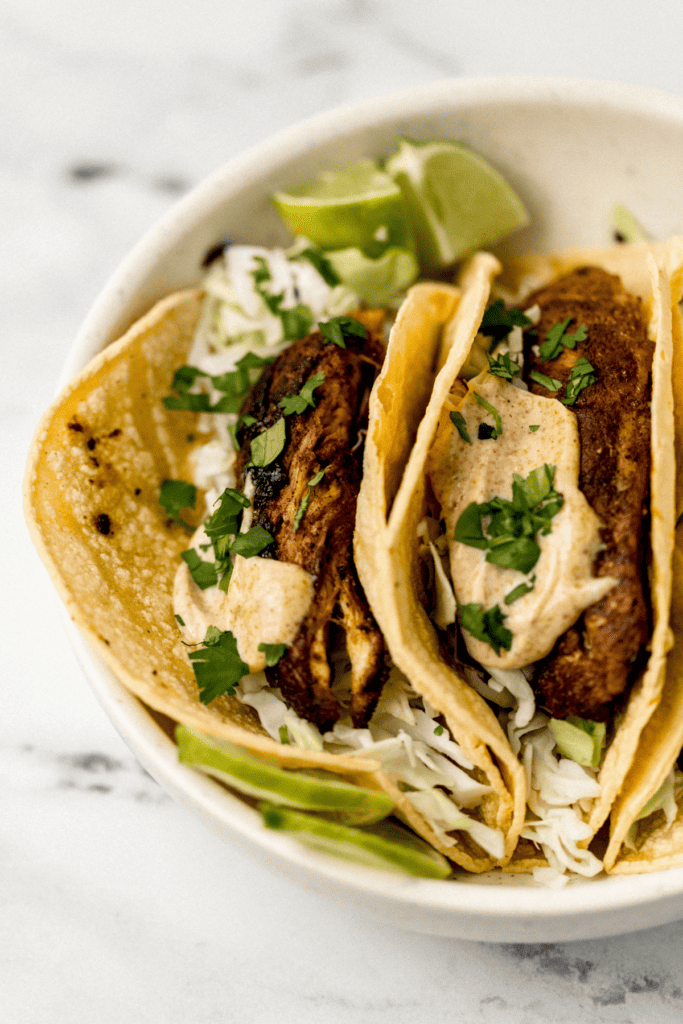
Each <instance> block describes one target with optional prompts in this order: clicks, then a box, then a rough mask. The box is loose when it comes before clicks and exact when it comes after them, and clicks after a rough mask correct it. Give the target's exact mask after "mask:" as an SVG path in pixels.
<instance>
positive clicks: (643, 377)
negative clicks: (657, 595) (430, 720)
mask: <svg viewBox="0 0 683 1024" xmlns="http://www.w3.org/2000/svg"><path fill="white" fill-rule="evenodd" d="M535 304H538V305H539V306H540V309H541V319H540V321H539V322H538V324H537V325H536V328H535V331H536V333H537V335H538V340H539V341H542V340H543V339H544V338H545V336H546V334H547V333H548V331H549V330H550V328H551V327H553V326H554V325H555V324H557V323H559V322H561V321H564V320H566V318H567V317H571V318H572V324H571V326H570V327H569V328H568V330H569V331H570V332H574V331H576V329H577V327H579V326H580V325H582V324H584V325H585V326H586V335H587V336H586V338H585V340H582V341H579V342H578V343H577V345H576V348H575V349H567V348H565V349H563V350H562V352H561V354H560V355H559V356H558V357H557V358H555V359H553V360H551V361H543V359H542V358H541V356H540V355H538V354H536V353H537V352H538V349H537V350H536V353H535V352H534V350H533V348H532V349H531V350H530V351H528V352H527V353H526V356H525V367H526V368H528V369H529V370H537V371H540V372H541V373H543V374H545V375H546V376H548V377H552V378H555V379H556V380H559V381H560V382H561V383H562V384H566V382H567V380H568V379H569V375H570V372H571V368H572V366H573V365H574V364H575V363H576V362H577V360H579V359H581V358H585V359H587V360H588V361H589V362H590V364H591V366H592V367H593V368H594V370H595V375H596V377H597V379H596V381H595V383H593V384H591V385H590V386H589V387H587V388H585V390H583V391H581V393H580V394H579V396H578V398H577V400H576V403H575V405H574V406H573V407H572V408H573V411H574V413H575V414H576V419H577V422H578V428H579V440H580V444H581V459H580V469H579V487H580V488H581V490H582V491H583V493H584V494H585V496H586V498H587V499H588V502H589V504H590V505H591V507H592V508H593V510H594V511H595V512H596V513H597V515H598V516H599V518H600V520H601V523H602V529H601V539H602V541H603V544H604V549H603V550H602V551H600V552H599V554H598V555H597V557H596V559H595V564H594V570H593V571H594V573H595V575H596V576H613V577H615V578H617V579H618V580H619V583H618V585H617V586H615V587H614V588H613V589H612V590H610V591H609V593H608V594H607V596H606V597H604V598H603V599H602V600H601V601H599V602H598V603H597V604H595V605H593V606H591V607H590V608H588V609H587V610H586V611H585V612H584V613H583V615H582V616H581V617H580V618H579V620H578V621H577V622H576V624H575V625H574V626H572V627H571V629H569V630H567V632H566V633H564V634H563V635H562V636H561V637H560V638H559V640H558V641H557V643H556V644H555V647H554V648H553V650H552V651H551V652H550V654H549V655H548V656H547V657H546V658H544V659H543V660H542V661H541V662H539V663H538V665H537V669H538V671H537V673H536V677H535V680H534V683H533V685H534V688H535V689H536V691H537V692H538V694H539V698H540V699H541V701H542V703H543V704H544V706H545V707H546V708H547V709H548V710H549V711H550V712H551V713H552V714H553V715H556V716H557V717H564V716H566V715H568V714H573V715H579V716H581V717H587V718H602V717H603V716H604V706H605V705H606V704H607V703H608V702H609V701H611V700H612V699H613V698H614V697H615V696H617V695H618V694H620V693H622V692H623V691H624V690H625V689H626V687H627V686H628V685H629V683H630V682H631V681H632V680H633V679H634V678H635V676H636V675H637V674H638V672H639V671H640V669H641V668H642V657H643V653H644V650H645V645H646V643H647V639H648V636H649V628H650V625H649V613H648V604H647V600H646V582H645V578H646V555H647V550H646V520H645V516H646V513H647V511H648V500H649V481H650V391H651V368H652V359H653V351H654V349H653V344H652V342H651V341H650V339H649V338H648V333H647V324H646V320H645V314H644V310H643V304H642V302H641V300H640V299H639V298H637V297H636V296H633V295H630V294H629V293H628V292H625V291H624V289H623V287H622V284H621V281H620V280H619V278H618V277H616V276H614V275H612V274H608V273H606V272H605V271H603V270H600V269H597V268H596V267H582V268H581V269H579V270H575V271H574V272H573V273H571V274H569V275H567V276H566V277H563V278H561V279H560V280H558V281H555V282H554V283H552V284H550V285H548V286H547V287H546V288H543V289H541V290H540V291H537V292H535V293H534V294H533V295H531V296H530V297H529V298H528V299H527V300H526V303H525V308H528V307H531V306H533V305H535ZM529 387H530V389H531V390H532V391H533V392H535V393H536V394H539V395H543V396H545V397H553V395H552V393H551V392H550V391H549V390H548V389H547V388H545V387H544V386H543V385H542V384H540V383H535V382H533V381H531V380H529ZM564 394H565V391H564V389H563V390H561V391H560V392H558V394H557V395H555V397H562V396H563V395H564Z"/></svg>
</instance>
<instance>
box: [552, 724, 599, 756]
mask: <svg viewBox="0 0 683 1024" xmlns="http://www.w3.org/2000/svg"><path fill="white" fill-rule="evenodd" d="M550 728H551V730H552V733H553V735H554V737H555V742H556V744H557V749H558V750H559V752H560V753H561V754H562V756H563V757H568V758H569V759H570V760H571V761H576V763H577V764H581V765H583V766H584V767H585V768H597V767H598V765H599V764H600V758H601V756H602V748H603V747H604V745H605V733H606V726H605V723H604V722H592V721H590V719H587V718H577V717H576V716H575V715H569V717H568V718H566V719H558V718H551V719H550Z"/></svg>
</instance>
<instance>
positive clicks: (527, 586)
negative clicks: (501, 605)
mask: <svg viewBox="0 0 683 1024" xmlns="http://www.w3.org/2000/svg"><path fill="white" fill-rule="evenodd" d="M535 586H536V577H535V576H532V577H531V579H530V581H529V582H528V583H520V585H519V586H518V587H515V589H514V590H511V591H510V593H509V594H506V595H505V604H512V602H513V601H517V600H519V598H520V597H524V595H525V594H530V593H531V591H532V590H533V589H534V587H535Z"/></svg>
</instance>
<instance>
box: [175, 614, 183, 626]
mask: <svg viewBox="0 0 683 1024" xmlns="http://www.w3.org/2000/svg"><path fill="white" fill-rule="evenodd" d="M175 620H176V622H177V623H178V625H179V626H184V625H185V623H184V622H183V620H182V618H181V617H180V615H176V617H175Z"/></svg>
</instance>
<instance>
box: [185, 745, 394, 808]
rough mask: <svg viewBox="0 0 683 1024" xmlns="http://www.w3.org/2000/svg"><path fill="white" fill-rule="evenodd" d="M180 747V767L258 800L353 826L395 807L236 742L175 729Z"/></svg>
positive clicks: (378, 794) (375, 795) (377, 795)
mask: <svg viewBox="0 0 683 1024" xmlns="http://www.w3.org/2000/svg"><path fill="white" fill-rule="evenodd" d="M176 743H177V744H178V757H179V760H180V761H181V762H183V763H184V764H188V765H191V766H192V767H193V768H197V769H199V770H200V771H202V772H204V773H205V774H207V775H211V776H213V777H214V778H216V779H218V780H219V781H221V782H224V783H225V784H226V785H228V786H231V787H232V788H233V789H237V790H239V792H240V793H244V794H245V795H246V796H250V797H254V798H255V799H257V800H268V801H270V802H271V803H274V804H279V805H283V806H286V807H296V808H301V809H304V810H311V811H319V812H322V813H325V814H329V815H332V816H333V817H334V818H335V819H336V820H338V821H343V822H348V823H349V824H370V823H374V822H377V821H381V820H382V819H383V818H385V817H386V816H387V815H388V814H391V812H392V810H393V809H394V806H395V805H394V801H393V800H392V799H391V797H389V796H387V794H386V793H382V792H377V791H375V790H371V789H364V788H363V787H361V786H354V785H352V784H351V783H349V782H344V781H342V780H340V779H336V778H332V777H329V778H328V777H326V776H322V775H320V776H318V775H314V774H312V773H310V772H305V771H301V770H294V771H293V770H290V769H286V768H280V767H278V766H277V765H274V764H270V763H269V762H268V761H262V760H260V759H259V758H257V757H254V756H253V754H250V753H248V752H247V751H246V750H242V749H241V747H238V746H236V745H235V744H233V743H229V742H228V741H226V740H215V739H209V738H208V737H204V736H202V735H200V734H199V733H196V732H194V731H192V730H190V729H187V728H186V727H185V726H183V725H179V726H177V728H176Z"/></svg>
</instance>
